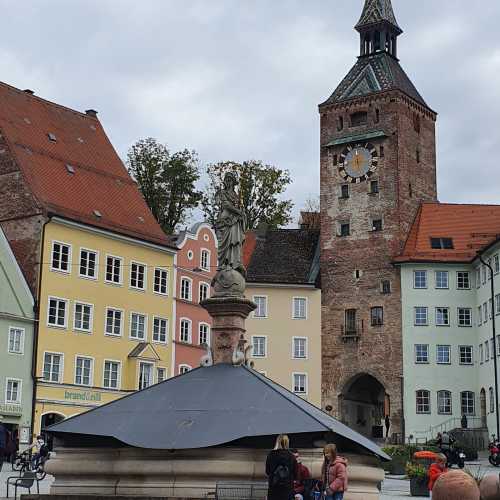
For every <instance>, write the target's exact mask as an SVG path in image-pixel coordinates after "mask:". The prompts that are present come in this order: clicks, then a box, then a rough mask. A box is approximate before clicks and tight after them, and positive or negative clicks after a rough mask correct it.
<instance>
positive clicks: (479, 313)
mask: <svg viewBox="0 0 500 500" xmlns="http://www.w3.org/2000/svg"><path fill="white" fill-rule="evenodd" d="M477 316H478V319H477V326H481V325H482V324H483V306H482V305H479V306H477Z"/></svg>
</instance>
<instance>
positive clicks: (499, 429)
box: [478, 254, 500, 439]
mask: <svg viewBox="0 0 500 500" xmlns="http://www.w3.org/2000/svg"><path fill="white" fill-rule="evenodd" d="M478 255H479V260H480V261H481V262H482V263H483V264H484V265H485V266H486V267H487V268H488V269H489V270H490V281H491V324H492V328H493V367H494V370H495V413H496V416H497V439H499V438H500V415H499V414H498V369H497V364H498V363H497V354H498V351H497V337H496V324H495V323H496V322H495V284H494V281H493V267H492V266H491V264H488V263H487V262H485V260H484V259H483V256H482V255H480V254H478Z"/></svg>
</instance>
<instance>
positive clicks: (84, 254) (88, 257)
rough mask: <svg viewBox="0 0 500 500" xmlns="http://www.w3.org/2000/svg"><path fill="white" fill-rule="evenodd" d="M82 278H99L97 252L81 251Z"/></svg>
mask: <svg viewBox="0 0 500 500" xmlns="http://www.w3.org/2000/svg"><path fill="white" fill-rule="evenodd" d="M80 276H81V277H82V278H90V279H96V278H97V252H93V251H92V250H86V249H84V248H81V249H80Z"/></svg>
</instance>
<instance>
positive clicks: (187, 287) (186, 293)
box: [181, 278, 192, 300]
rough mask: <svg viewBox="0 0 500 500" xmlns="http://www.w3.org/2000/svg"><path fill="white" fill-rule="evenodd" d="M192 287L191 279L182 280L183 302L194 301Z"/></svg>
mask: <svg viewBox="0 0 500 500" xmlns="http://www.w3.org/2000/svg"><path fill="white" fill-rule="evenodd" d="M191 285H192V282H191V280H190V279H189V278H182V279H181V299H182V300H192V296H191Z"/></svg>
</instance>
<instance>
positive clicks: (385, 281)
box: [381, 280, 391, 295]
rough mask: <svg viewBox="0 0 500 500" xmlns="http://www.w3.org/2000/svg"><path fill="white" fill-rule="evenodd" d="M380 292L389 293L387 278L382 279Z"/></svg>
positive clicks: (389, 285)
mask: <svg viewBox="0 0 500 500" xmlns="http://www.w3.org/2000/svg"><path fill="white" fill-rule="evenodd" d="M381 288H382V293H383V294H384V295H388V294H390V293H391V282H390V281H389V280H383V281H382V286H381Z"/></svg>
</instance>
